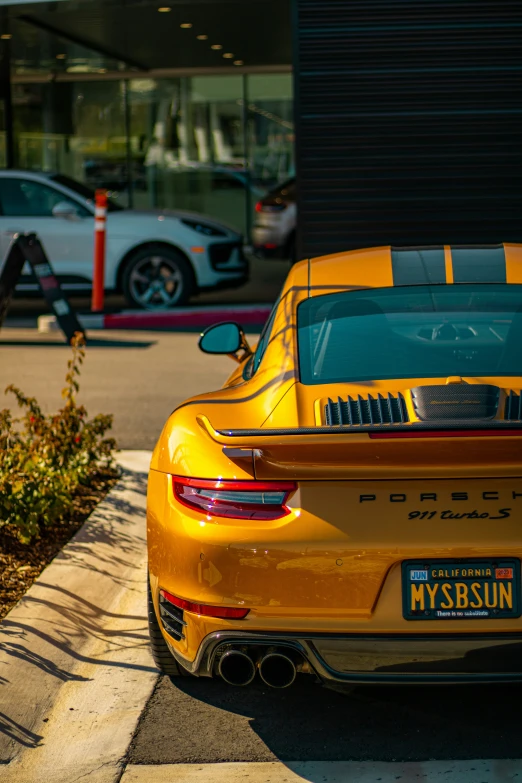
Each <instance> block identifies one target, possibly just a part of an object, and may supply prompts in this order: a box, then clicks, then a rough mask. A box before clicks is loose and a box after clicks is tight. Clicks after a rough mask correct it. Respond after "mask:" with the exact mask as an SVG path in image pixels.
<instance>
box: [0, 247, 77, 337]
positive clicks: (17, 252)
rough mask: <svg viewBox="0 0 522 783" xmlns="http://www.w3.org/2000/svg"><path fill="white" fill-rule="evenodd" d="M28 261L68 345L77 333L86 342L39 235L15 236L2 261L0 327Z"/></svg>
mask: <svg viewBox="0 0 522 783" xmlns="http://www.w3.org/2000/svg"><path fill="white" fill-rule="evenodd" d="M26 261H27V262H28V263H29V265H30V267H31V269H32V270H33V273H34V276H35V277H36V279H37V280H38V283H39V285H40V288H41V290H42V294H43V296H44V298H45V300H46V302H47V304H48V305H49V307H50V308H51V309H52V311H53V312H54V314H55V315H56V320H57V321H58V323H59V324H60V328H61V330H62V332H63V333H64V335H65V338H66V340H67V342H68V343H70V342H71V340H72V338H73V337H74V335H75V334H76V333H77V332H80V333H81V334H82V335H83V337H84V339H85V331H84V329H83V328H82V326H81V325H80V322H79V321H78V317H77V316H76V313H75V312H74V310H73V309H72V308H71V305H70V304H69V302H68V301H67V298H66V297H65V295H64V293H63V291H62V289H61V287H60V282H59V280H58V278H57V277H56V275H55V274H54V272H53V269H52V266H51V264H50V261H49V259H48V258H47V256H46V254H45V251H44V249H43V247H42V243H41V242H40V240H39V239H38V237H37V235H36V234H15V235H14V236H13V239H12V242H11V245H10V247H9V251H8V252H7V254H6V256H5V258H4V259H3V261H1V262H0V327H1V326H2V323H3V321H4V318H5V314H6V312H7V310H8V307H9V304H10V302H11V299H12V297H13V294H14V290H15V288H16V284H17V282H18V280H19V279H20V275H21V274H22V268H23V266H24V264H25V262H26Z"/></svg>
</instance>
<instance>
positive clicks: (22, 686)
mask: <svg viewBox="0 0 522 783" xmlns="http://www.w3.org/2000/svg"><path fill="white" fill-rule="evenodd" d="M149 462H150V452H127V453H125V452H123V453H122V454H121V456H120V458H119V463H120V465H121V466H122V468H123V477H122V480H121V481H120V482H119V483H118V485H117V486H116V487H115V488H114V489H113V490H112V491H111V492H110V494H109V495H108V496H107V498H106V499H105V500H104V501H103V502H102V503H101V504H100V505H99V506H98V508H97V509H96V511H95V512H94V513H93V514H92V515H91V516H90V517H89V519H88V520H87V522H86V523H85V525H84V526H83V527H82V528H81V530H80V531H79V532H78V533H77V534H76V536H75V537H74V538H73V539H72V540H71V541H70V542H69V544H68V545H67V546H66V547H65V548H64V549H63V550H62V552H61V553H60V554H59V555H58V556H57V557H56V558H55V560H54V561H53V562H52V563H51V565H50V566H48V568H46V569H45V571H44V572H43V574H42V575H41V576H40V578H39V579H38V580H37V581H36V582H35V584H34V585H33V586H32V587H31V589H30V590H29V591H28V592H27V594H26V595H25V596H24V598H23V599H22V600H21V601H20V603H19V604H17V606H16V607H15V608H14V609H13V610H12V611H11V612H10V613H9V615H8V616H7V617H6V618H5V620H4V621H3V622H2V623H1V624H0V765H5V766H0V779H1V780H2V783H41V782H42V781H52V782H53V783H73V781H76V780H78V779H80V778H82V777H87V776H88V777H89V780H90V781H95V782H96V783H113V782H115V781H117V780H119V778H120V776H121V773H122V771H123V760H124V757H125V754H126V751H127V748H128V746H129V743H130V741H131V738H132V735H133V732H134V730H135V727H136V724H137V722H138V719H139V717H140V714H141V712H142V710H143V708H144V706H145V704H146V702H147V700H148V698H149V696H150V694H151V692H152V690H153V687H154V684H155V682H156V680H157V671H156V669H155V668H154V664H153V662H152V659H151V657H150V653H149V647H148V632H147V620H146V592H145V591H146V554H147V553H146V542H145V497H146V484H147V472H148V467H149Z"/></svg>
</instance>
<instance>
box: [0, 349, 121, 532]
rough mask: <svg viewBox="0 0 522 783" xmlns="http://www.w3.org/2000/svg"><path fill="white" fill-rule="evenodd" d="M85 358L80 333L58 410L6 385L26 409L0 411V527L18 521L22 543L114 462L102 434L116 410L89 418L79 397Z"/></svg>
mask: <svg viewBox="0 0 522 783" xmlns="http://www.w3.org/2000/svg"><path fill="white" fill-rule="evenodd" d="M84 358H85V344H84V341H83V337H82V335H80V334H77V335H76V336H75V338H74V339H73V342H72V358H71V359H70V361H69V362H68V365H67V375H66V379H65V382H66V385H65V388H64V389H63V391H62V397H63V398H64V400H65V405H64V407H63V408H62V409H61V410H59V411H58V413H57V414H55V415H54V416H53V415H51V416H46V415H44V413H43V412H42V410H41V408H40V406H39V405H38V403H37V401H36V399H35V398H34V397H26V396H25V395H24V394H23V393H22V392H21V391H20V390H19V389H17V388H15V387H14V386H8V387H7V389H6V394H7V393H10V394H13V395H14V396H15V397H16V400H17V402H18V405H19V407H20V408H21V409H22V410H24V413H23V415H22V416H21V417H20V418H13V417H12V415H11V413H10V412H9V411H8V410H3V411H0V527H2V526H3V525H6V524H9V525H14V526H15V528H16V529H17V530H18V535H19V537H20V539H21V541H22V542H24V543H29V542H30V541H31V539H32V538H33V537H34V536H35V535H37V533H38V532H39V530H40V527H41V526H45V525H51V524H52V523H53V522H56V521H57V520H58V519H59V518H61V517H63V516H64V515H66V514H67V513H68V511H70V510H71V508H72V504H73V497H74V493H75V490H76V489H77V488H78V486H79V485H80V484H89V481H90V480H91V479H92V478H93V476H94V475H96V474H97V473H99V472H100V471H103V470H108V469H110V468H111V467H112V461H113V457H112V453H113V450H114V449H115V447H116V443H115V441H114V439H112V438H104V435H105V433H106V432H107V431H108V430H109V429H110V428H111V427H112V416H103V415H99V416H95V417H94V418H93V419H91V420H89V419H88V418H87V411H86V410H85V408H84V407H83V406H82V405H77V403H76V395H77V393H78V391H79V382H78V378H79V375H80V367H81V365H82V364H83V361H84Z"/></svg>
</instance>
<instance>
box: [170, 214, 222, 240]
mask: <svg viewBox="0 0 522 783" xmlns="http://www.w3.org/2000/svg"><path fill="white" fill-rule="evenodd" d="M181 222H182V223H183V225H185V226H188V227H189V228H191V229H192V230H193V231H197V233H198V234H203V235H204V236H206V237H226V236H227V234H226V233H225V231H222V230H221V229H220V228H216V227H215V226H209V225H208V223H203V222H202V221H201V220H187V219H186V218H182V220H181Z"/></svg>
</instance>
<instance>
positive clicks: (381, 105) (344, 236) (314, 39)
mask: <svg viewBox="0 0 522 783" xmlns="http://www.w3.org/2000/svg"><path fill="white" fill-rule="evenodd" d="M294 2H295V7H294V13H295V18H294V35H295V40H294V57H295V78H296V113H297V126H298V138H297V163H298V177H299V180H298V190H299V197H300V210H301V221H300V225H301V237H300V256H301V257H305V256H314V255H319V254H322V253H329V252H336V251H338V250H342V249H350V248H357V247H367V246H372V245H381V244H395V245H412V244H423V245H427V244H439V243H447V244H467V243H473V244H478V243H488V244H489V243H497V242H502V241H522V132H521V131H522V89H521V88H522V3H521V2H520V0H495V1H494V2H489V1H486V0H395V1H393V0H389V2H385V1H384V0H294Z"/></svg>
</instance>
